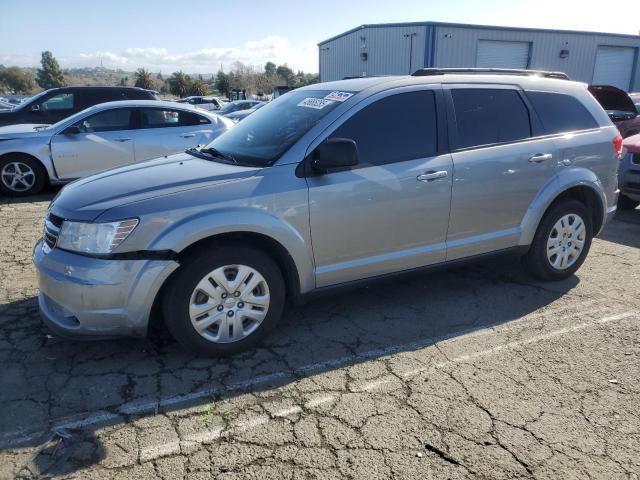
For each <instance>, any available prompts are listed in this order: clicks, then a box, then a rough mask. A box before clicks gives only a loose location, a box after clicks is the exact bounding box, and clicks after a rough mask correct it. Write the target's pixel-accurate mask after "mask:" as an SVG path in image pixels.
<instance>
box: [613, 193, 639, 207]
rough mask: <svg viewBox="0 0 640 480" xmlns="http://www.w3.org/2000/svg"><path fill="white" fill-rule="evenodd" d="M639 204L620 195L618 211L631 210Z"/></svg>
mask: <svg viewBox="0 0 640 480" xmlns="http://www.w3.org/2000/svg"><path fill="white" fill-rule="evenodd" d="M638 205H640V202H636V201H635V200H632V199H630V198H629V197H626V196H624V195H620V196H619V197H618V210H633V209H635V208H636V207H637V206H638Z"/></svg>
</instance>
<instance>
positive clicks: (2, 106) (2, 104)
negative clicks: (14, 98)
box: [0, 100, 15, 111]
mask: <svg viewBox="0 0 640 480" xmlns="http://www.w3.org/2000/svg"><path fill="white" fill-rule="evenodd" d="M13 108H15V105H14V104H13V103H9V102H6V101H4V100H0V111H1V110H12V109H13Z"/></svg>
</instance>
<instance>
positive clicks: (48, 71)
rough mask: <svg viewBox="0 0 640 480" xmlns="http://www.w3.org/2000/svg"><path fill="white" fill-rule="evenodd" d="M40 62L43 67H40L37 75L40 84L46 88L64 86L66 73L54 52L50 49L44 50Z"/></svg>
mask: <svg viewBox="0 0 640 480" xmlns="http://www.w3.org/2000/svg"><path fill="white" fill-rule="evenodd" d="M40 63H41V64H42V68H39V69H38V72H37V75H36V82H38V85H40V86H41V87H42V88H44V89H49V88H57V87H64V85H65V82H64V75H63V74H62V70H60V65H59V64H58V61H57V60H56V59H55V57H54V56H53V54H52V53H51V52H49V51H45V52H42V59H41V60H40Z"/></svg>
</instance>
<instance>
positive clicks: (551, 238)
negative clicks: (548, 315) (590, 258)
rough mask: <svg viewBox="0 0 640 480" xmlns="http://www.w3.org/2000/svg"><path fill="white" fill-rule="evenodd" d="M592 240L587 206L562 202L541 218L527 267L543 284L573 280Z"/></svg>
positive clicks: (526, 258) (575, 201)
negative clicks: (569, 278) (550, 281)
mask: <svg viewBox="0 0 640 480" xmlns="http://www.w3.org/2000/svg"><path fill="white" fill-rule="evenodd" d="M592 238H593V226H592V222H591V215H590V214H589V210H587V208H586V207H585V206H584V204H582V203H581V202H579V201H577V200H564V201H561V202H560V203H558V204H557V205H555V206H554V207H552V208H551V210H549V211H548V212H547V213H546V214H545V216H544V217H543V218H542V221H541V222H540V225H539V226H538V230H537V231H536V234H535V236H534V238H533V243H532V244H531V248H530V249H529V252H528V253H527V254H526V255H525V257H524V264H525V266H526V267H527V269H528V270H529V271H530V272H531V273H532V274H533V275H534V276H535V277H537V278H539V279H541V280H561V279H564V278H567V277H570V276H571V275H573V274H574V273H575V272H576V270H578V268H580V266H581V265H582V263H583V262H584V260H585V258H586V256H587V253H588V252H589V248H590V247H591V240H592Z"/></svg>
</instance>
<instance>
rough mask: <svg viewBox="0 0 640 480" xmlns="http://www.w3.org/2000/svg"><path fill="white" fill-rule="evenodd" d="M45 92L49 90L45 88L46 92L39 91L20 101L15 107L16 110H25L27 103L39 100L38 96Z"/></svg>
mask: <svg viewBox="0 0 640 480" xmlns="http://www.w3.org/2000/svg"><path fill="white" fill-rule="evenodd" d="M45 93H47V90H45V91H44V92H40V93H37V94H35V95H34V96H33V97H30V98H25V99H24V100H23V101H22V102H21V103H19V104H18V105H16V106H15V107H14V110H15V111H18V110H23V109H24V108H25V107H26V106H27V105H30V104H31V102H33V101H34V100H37V99H38V98H40V97H42V96H43V95H44V94H45Z"/></svg>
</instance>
